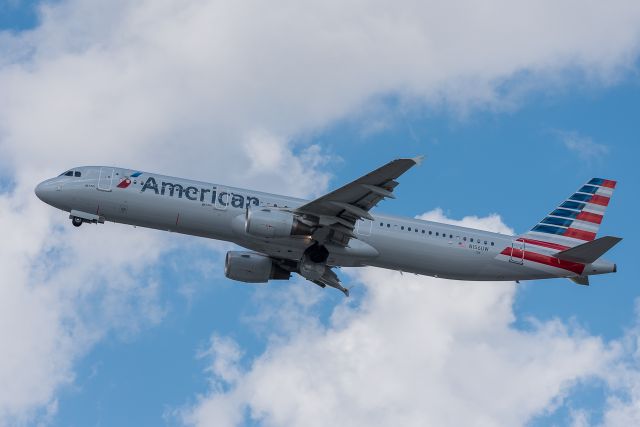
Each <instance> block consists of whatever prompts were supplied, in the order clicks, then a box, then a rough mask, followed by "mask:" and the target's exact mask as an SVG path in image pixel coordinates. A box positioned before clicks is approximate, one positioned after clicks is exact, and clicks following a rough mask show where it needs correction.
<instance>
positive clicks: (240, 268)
mask: <svg viewBox="0 0 640 427" xmlns="http://www.w3.org/2000/svg"><path fill="white" fill-rule="evenodd" d="M224 275H225V276H226V277H227V278H229V279H231V280H238V281H240V282H245V283H266V282H267V281H269V280H270V279H273V280H288V279H289V278H290V277H291V273H290V272H288V271H287V270H285V269H283V268H282V267H280V266H279V265H277V264H276V263H274V262H273V260H272V259H271V258H269V257H268V256H266V255H262V254H258V253H255V252H243V251H231V252H227V257H226V259H225V262H224Z"/></svg>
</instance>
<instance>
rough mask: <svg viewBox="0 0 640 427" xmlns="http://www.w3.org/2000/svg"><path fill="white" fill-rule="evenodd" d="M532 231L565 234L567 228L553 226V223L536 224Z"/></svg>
mask: <svg viewBox="0 0 640 427" xmlns="http://www.w3.org/2000/svg"><path fill="white" fill-rule="evenodd" d="M531 231H540V232H542V233H549V234H563V233H564V232H565V231H566V229H564V228H559V227H553V226H551V225H541V224H539V225H536V226H535V227H533V230H531Z"/></svg>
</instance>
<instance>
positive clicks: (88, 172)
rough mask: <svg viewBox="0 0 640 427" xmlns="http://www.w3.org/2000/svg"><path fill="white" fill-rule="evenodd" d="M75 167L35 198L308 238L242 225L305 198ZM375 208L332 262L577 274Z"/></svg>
mask: <svg viewBox="0 0 640 427" xmlns="http://www.w3.org/2000/svg"><path fill="white" fill-rule="evenodd" d="M75 170H77V171H81V177H68V176H60V177H57V178H53V179H49V180H47V181H44V182H42V183H41V184H40V185H38V187H37V188H36V194H37V195H38V197H39V198H40V199H42V200H43V201H45V202H46V203H48V204H50V205H52V206H54V207H56V208H59V209H61V210H64V211H67V212H71V211H81V212H88V213H92V214H95V215H98V216H100V217H101V218H103V219H104V220H106V221H112V222H116V223H121V224H129V225H134V226H138V227H147V228H153V229H158V230H166V231H171V232H176V233H182V234H188V235H193V236H200V237H206V238H210V239H216V240H224V241H229V242H233V243H236V244H238V245H240V246H243V247H245V248H247V249H249V250H252V251H257V252H261V253H264V254H267V255H269V256H271V257H274V258H284V259H291V260H294V261H297V260H300V258H301V257H302V254H303V252H304V250H305V249H306V248H307V247H308V246H309V245H310V244H311V243H312V242H311V239H310V238H309V237H288V238H259V237H255V236H252V235H249V234H247V233H246V231H245V227H244V221H245V212H246V209H247V207H248V206H272V207H278V208H291V209H293V208H296V207H298V206H301V205H303V204H304V203H306V202H307V201H306V200H303V199H298V198H292V197H286V196H280V195H276V194H269V193H264V192H259V191H253V190H247V189H242V188H236V187H230V186H225V185H221V184H212V183H207V182H199V181H193V180H187V179H183V178H176V177H171V176H164V175H159V174H153V173H147V172H144V173H141V175H140V176H139V178H137V177H133V176H132V175H135V171H132V170H130V169H122V168H112V167H81V168H76V169H75ZM125 177H130V178H129V181H130V182H129V183H126V182H125V183H124V184H122V180H123V179H124V178H125ZM150 178H151V179H152V181H153V182H155V186H154V185H153V182H151V181H150ZM150 182H151V183H150ZM163 184H164V185H163ZM121 187H122V188H121ZM372 215H373V217H374V220H373V221H370V220H361V221H359V222H358V223H357V225H356V236H357V239H351V242H353V244H352V243H350V244H349V246H348V247H347V248H340V247H334V248H331V249H330V256H329V259H328V260H327V263H328V264H329V265H331V266H347V267H359V266H366V265H370V266H376V267H382V268H387V269H392V270H399V271H404V272H410V273H417V274H423V275H429V276H436V277H442V278H448V279H459V280H526V279H541V278H550V277H572V276H575V274H573V273H571V272H569V271H565V272H562V273H558V271H556V270H555V269H551V270H550V269H541V268H540V267H539V266H535V265H533V264H530V263H528V262H527V261H526V260H521V259H520V260H514V261H516V262H511V261H510V260H509V259H505V258H506V257H499V256H498V255H499V254H500V253H501V252H503V251H504V250H505V248H510V247H511V245H512V242H513V240H514V239H515V237H514V236H509V235H505V234H499V233H492V232H487V231H482V230H476V229H472V228H465V227H458V226H454V225H448V224H443V223H438V222H432V221H423V220H418V219H415V218H407V217H399V216H392V215H385V214H381V213H373V214H372ZM358 241H359V242H358ZM598 262H599V263H601V264H602V263H603V262H604V261H598ZM587 267H588V268H587V271H593V273H589V274H597V273H598V272H607V271H604V270H607V269H608V268H609V267H608V266H607V265H604V264H602V265H595V263H594V265H593V266H587ZM590 267H594V268H592V270H589V268H590ZM598 269H599V270H600V271H599V270H598Z"/></svg>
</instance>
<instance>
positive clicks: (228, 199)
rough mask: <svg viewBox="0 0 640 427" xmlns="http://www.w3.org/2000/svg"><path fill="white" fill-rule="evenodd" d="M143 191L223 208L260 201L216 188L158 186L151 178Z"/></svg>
mask: <svg viewBox="0 0 640 427" xmlns="http://www.w3.org/2000/svg"><path fill="white" fill-rule="evenodd" d="M131 176H133V175H131ZM129 184H130V182H129ZM129 184H127V186H126V187H128V186H129ZM118 187H120V185H118ZM126 187H124V188H126ZM121 188H122V187H121ZM145 191H152V192H153V193H154V194H156V195H160V196H168V197H177V198H179V199H181V198H182V197H184V198H185V199H187V200H193V201H200V202H202V203H211V204H215V205H218V206H225V207H226V206H232V207H234V208H240V209H245V208H247V207H248V206H250V205H254V206H259V205H260V200H259V199H258V198H257V197H255V196H249V195H244V194H238V193H230V192H228V191H224V190H223V191H220V192H218V190H217V189H216V188H202V187H194V186H188V187H184V186H183V185H180V184H175V183H173V182H168V181H162V182H161V183H160V184H158V182H157V181H156V179H155V178H154V177H152V176H150V177H149V178H147V180H146V181H145V183H144V185H143V186H142V190H141V192H142V193H144V192H145Z"/></svg>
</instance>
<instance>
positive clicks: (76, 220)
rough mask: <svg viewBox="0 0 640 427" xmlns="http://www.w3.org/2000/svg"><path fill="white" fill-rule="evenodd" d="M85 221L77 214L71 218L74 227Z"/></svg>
mask: <svg viewBox="0 0 640 427" xmlns="http://www.w3.org/2000/svg"><path fill="white" fill-rule="evenodd" d="M83 222H84V221H83V220H82V218H79V217H77V216H74V217H72V218H71V224H73V226H74V227H80V226H81V225H82V223H83Z"/></svg>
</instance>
